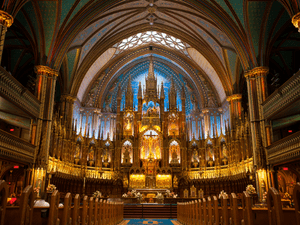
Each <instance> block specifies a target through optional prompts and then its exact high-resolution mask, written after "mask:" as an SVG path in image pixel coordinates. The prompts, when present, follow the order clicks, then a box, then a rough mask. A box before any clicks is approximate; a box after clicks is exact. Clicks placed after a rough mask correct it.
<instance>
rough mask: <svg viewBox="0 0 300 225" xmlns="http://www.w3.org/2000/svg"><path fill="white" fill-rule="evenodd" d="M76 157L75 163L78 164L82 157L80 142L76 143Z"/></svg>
mask: <svg viewBox="0 0 300 225" xmlns="http://www.w3.org/2000/svg"><path fill="white" fill-rule="evenodd" d="M74 158H75V163H76V164H77V163H78V162H79V158H80V145H79V144H77V145H76V148H75V154H74Z"/></svg>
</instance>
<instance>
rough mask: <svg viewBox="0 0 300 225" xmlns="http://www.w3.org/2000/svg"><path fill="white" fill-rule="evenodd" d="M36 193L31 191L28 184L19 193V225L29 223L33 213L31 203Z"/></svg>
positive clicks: (27, 224)
mask: <svg viewBox="0 0 300 225" xmlns="http://www.w3.org/2000/svg"><path fill="white" fill-rule="evenodd" d="M35 198H36V194H35V193H34V192H33V188H32V185H28V186H27V187H26V188H25V189H24V190H23V193H22V195H21V203H20V209H19V216H20V223H19V224H20V225H31V224H32V215H33V204H34V200H35Z"/></svg>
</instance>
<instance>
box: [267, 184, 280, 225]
mask: <svg viewBox="0 0 300 225" xmlns="http://www.w3.org/2000/svg"><path fill="white" fill-rule="evenodd" d="M267 205H268V218H269V225H284V222H283V212H282V205H281V197H280V194H279V193H278V191H277V190H276V189H275V188H273V187H270V188H269V190H268V193H267Z"/></svg>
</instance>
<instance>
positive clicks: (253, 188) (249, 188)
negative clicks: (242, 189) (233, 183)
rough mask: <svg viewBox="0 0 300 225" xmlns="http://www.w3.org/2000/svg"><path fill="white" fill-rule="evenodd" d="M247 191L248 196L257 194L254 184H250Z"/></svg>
mask: <svg viewBox="0 0 300 225" xmlns="http://www.w3.org/2000/svg"><path fill="white" fill-rule="evenodd" d="M246 191H247V192H248V194H255V193H256V191H255V187H253V185H252V184H248V185H247V187H246Z"/></svg>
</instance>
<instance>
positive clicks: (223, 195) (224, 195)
mask: <svg viewBox="0 0 300 225" xmlns="http://www.w3.org/2000/svg"><path fill="white" fill-rule="evenodd" d="M219 198H228V194H227V193H226V192H225V191H224V190H222V191H221V192H220V194H219Z"/></svg>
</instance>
